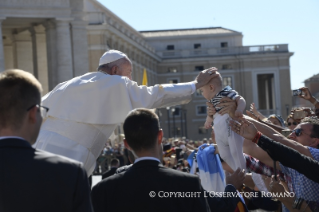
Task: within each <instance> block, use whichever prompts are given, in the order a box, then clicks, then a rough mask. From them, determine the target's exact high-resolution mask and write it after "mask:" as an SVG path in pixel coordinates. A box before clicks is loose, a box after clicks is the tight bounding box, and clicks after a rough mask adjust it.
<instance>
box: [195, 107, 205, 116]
mask: <svg viewBox="0 0 319 212" xmlns="http://www.w3.org/2000/svg"><path fill="white" fill-rule="evenodd" d="M206 109H207V106H206V105H199V106H196V115H206Z"/></svg>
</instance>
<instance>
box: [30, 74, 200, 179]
mask: <svg viewBox="0 0 319 212" xmlns="http://www.w3.org/2000/svg"><path fill="white" fill-rule="evenodd" d="M194 91H195V84H194V82H189V83H179V84H165V85H155V86H150V87H146V86H138V85H137V83H136V82H134V81H132V80H130V79H128V78H127V77H122V76H117V75H112V76H111V75H107V74H104V73H100V72H91V73H87V74H84V75H82V76H79V77H76V78H73V79H71V80H69V81H66V82H63V83H60V84H59V85H57V86H56V87H55V88H54V89H53V90H52V91H51V92H49V93H48V94H47V95H45V96H44V97H43V98H42V105H44V106H47V107H49V108H50V110H49V112H48V118H47V119H46V120H45V122H44V123H43V124H42V126H41V130H40V133H39V136H38V139H37V142H36V144H35V147H36V148H38V149H43V150H45V151H48V152H52V153H55V154H59V155H63V156H66V157H69V158H72V159H74V160H77V161H80V162H82V163H83V164H84V168H85V169H86V171H87V173H88V175H90V174H91V173H92V172H93V170H94V168H95V161H96V159H97V158H98V156H99V155H100V153H101V151H102V150H103V147H104V145H105V143H106V141H107V139H108V138H109V137H110V135H111V134H112V132H113V131H114V130H115V128H116V126H117V125H118V124H121V123H123V121H124V120H125V118H126V116H127V114H128V113H129V112H130V111H131V110H133V109H135V108H150V109H151V108H160V107H169V106H173V105H179V104H186V103H188V102H189V101H190V100H191V98H192V94H193V93H194Z"/></svg>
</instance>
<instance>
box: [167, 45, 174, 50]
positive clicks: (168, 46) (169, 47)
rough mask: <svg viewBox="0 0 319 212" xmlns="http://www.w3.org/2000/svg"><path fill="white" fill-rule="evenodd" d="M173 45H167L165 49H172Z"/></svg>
mask: <svg viewBox="0 0 319 212" xmlns="http://www.w3.org/2000/svg"><path fill="white" fill-rule="evenodd" d="M174 49H175V46H174V45H167V47H166V50H174Z"/></svg>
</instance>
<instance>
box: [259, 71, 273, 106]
mask: <svg viewBox="0 0 319 212" xmlns="http://www.w3.org/2000/svg"><path fill="white" fill-rule="evenodd" d="M257 84H258V103H259V109H260V110H275V108H276V101H275V96H276V95H275V89H274V88H275V85H274V74H258V75H257Z"/></svg>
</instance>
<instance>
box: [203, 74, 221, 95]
mask: <svg viewBox="0 0 319 212" xmlns="http://www.w3.org/2000/svg"><path fill="white" fill-rule="evenodd" d="M216 73H218V72H216ZM222 89H223V78H222V76H221V75H220V74H219V75H218V77H215V78H213V79H211V80H210V81H209V82H208V83H207V84H206V85H204V86H203V87H202V88H200V90H201V93H202V95H203V97H204V98H205V99H207V100H211V99H212V98H213V97H214V96H215V95H216V94H217V93H218V92H220V91H221V90H222Z"/></svg>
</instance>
